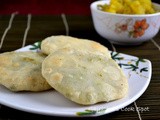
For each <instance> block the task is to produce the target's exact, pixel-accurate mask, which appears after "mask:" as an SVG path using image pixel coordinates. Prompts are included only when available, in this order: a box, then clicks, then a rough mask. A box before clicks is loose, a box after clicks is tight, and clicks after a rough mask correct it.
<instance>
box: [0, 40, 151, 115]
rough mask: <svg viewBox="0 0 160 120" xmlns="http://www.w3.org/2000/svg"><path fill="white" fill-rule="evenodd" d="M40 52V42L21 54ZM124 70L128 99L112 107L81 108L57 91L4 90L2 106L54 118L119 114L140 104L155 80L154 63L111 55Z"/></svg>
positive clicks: (119, 101)
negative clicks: (135, 103) (133, 104)
mask: <svg viewBox="0 0 160 120" xmlns="http://www.w3.org/2000/svg"><path fill="white" fill-rule="evenodd" d="M31 49H32V51H39V42H37V43H35V44H34V45H29V46H27V47H24V48H21V49H19V50H17V51H29V50H31ZM111 54H112V57H113V59H115V60H116V61H117V62H118V63H119V64H120V65H121V67H122V69H123V71H124V72H125V74H126V76H127V77H128V82H129V92H128V94H127V96H126V97H124V98H122V99H120V100H116V101H113V102H109V103H100V104H96V105H91V106H81V105H78V104H76V103H74V102H71V101H70V100H68V99H66V98H65V97H63V96H62V95H61V94H59V93H58V92H56V91H54V90H50V91H45V92H38V93H33V92H19V93H15V92H11V91H9V90H7V89H6V88H5V87H3V86H0V104H3V105H6V106H9V107H12V108H15V109H18V110H22V111H26V112H31V113H37V114H43V115H51V116H99V115H103V114H108V113H111V112H114V111H118V110H119V109H122V108H124V107H126V106H127V105H129V104H131V103H132V102H134V101H135V100H137V99H138V98H139V97H140V96H141V95H142V94H143V93H144V91H145V90H146V89H147V87H148V85H149V83H150V79H151V71H152V69H151V62H150V61H149V60H146V59H139V58H137V57H134V56H130V55H125V54H121V53H116V52H111Z"/></svg>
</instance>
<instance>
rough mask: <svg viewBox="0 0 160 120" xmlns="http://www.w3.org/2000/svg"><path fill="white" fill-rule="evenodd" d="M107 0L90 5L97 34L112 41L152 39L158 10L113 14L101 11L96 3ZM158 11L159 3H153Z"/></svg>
mask: <svg viewBox="0 0 160 120" xmlns="http://www.w3.org/2000/svg"><path fill="white" fill-rule="evenodd" d="M99 4H100V5H103V4H109V0H105V1H96V2H93V3H92V4H91V6H90V9H91V14H92V19H93V24H94V27H95V29H96V31H97V33H98V34H99V35H101V36H102V37H104V38H106V39H107V40H109V41H110V42H112V43H115V44H121V45H137V44H141V43H142V42H144V41H148V40H150V39H152V38H153V37H154V36H155V35H156V34H157V33H158V31H159V28H160V12H158V13H154V14H145V15H127V14H114V13H109V12H104V11H101V10H99V9H98V8H97V5H99ZM153 5H154V8H155V9H156V10H158V11H160V5H159V4H156V3H153Z"/></svg>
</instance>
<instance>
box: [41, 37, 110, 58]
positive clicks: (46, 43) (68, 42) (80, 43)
mask: <svg viewBox="0 0 160 120" xmlns="http://www.w3.org/2000/svg"><path fill="white" fill-rule="evenodd" d="M61 48H72V49H76V50H84V51H90V52H96V53H102V54H105V55H106V56H107V57H108V58H111V56H110V53H109V51H108V48H106V47H104V46H103V45H101V44H100V43H97V42H95V41H91V40H87V39H79V38H75V37H70V36H64V35H59V36H51V37H47V38H46V39H44V40H43V41H42V44H41V50H42V52H43V53H45V54H47V55H48V54H50V53H52V52H55V51H56V50H59V49H61Z"/></svg>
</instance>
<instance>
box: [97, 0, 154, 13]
mask: <svg viewBox="0 0 160 120" xmlns="http://www.w3.org/2000/svg"><path fill="white" fill-rule="evenodd" d="M98 9H100V10H102V11H105V12H111V13H119V14H152V13H155V12H156V10H155V9H154V7H153V5H152V1H151V0H111V1H110V4H104V5H98Z"/></svg>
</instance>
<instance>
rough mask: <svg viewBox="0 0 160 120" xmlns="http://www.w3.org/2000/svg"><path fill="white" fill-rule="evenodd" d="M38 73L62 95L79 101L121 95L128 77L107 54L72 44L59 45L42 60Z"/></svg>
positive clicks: (87, 101)
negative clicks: (59, 46)
mask: <svg viewBox="0 0 160 120" xmlns="http://www.w3.org/2000/svg"><path fill="white" fill-rule="evenodd" d="M42 75H43V77H44V78H45V79H46V80H47V82H48V83H49V84H50V85H51V86H52V87H53V88H54V89H55V90H57V91H58V92H59V93H61V94H63V95H64V96H65V97H66V98H68V99H70V100H71V101H74V102H76V103H78V104H82V105H92V104H95V103H98V102H109V101H113V100H116V99H120V98H123V97H124V96H125V95H126V94H127V92H128V81H127V78H126V77H125V75H124V73H123V71H122V70H121V68H120V67H119V66H118V64H117V63H116V62H115V61H114V60H113V59H111V58H109V57H108V56H105V55H103V54H99V53H93V52H89V51H84V50H79V49H78V50H75V49H72V48H63V49H59V50H57V51H55V52H53V53H51V54H50V55H49V56H47V57H46V58H45V60H44V61H43V62H42Z"/></svg>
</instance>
